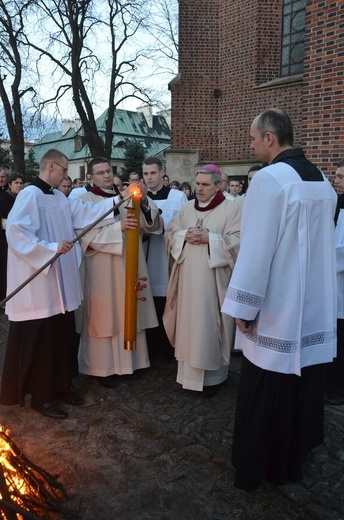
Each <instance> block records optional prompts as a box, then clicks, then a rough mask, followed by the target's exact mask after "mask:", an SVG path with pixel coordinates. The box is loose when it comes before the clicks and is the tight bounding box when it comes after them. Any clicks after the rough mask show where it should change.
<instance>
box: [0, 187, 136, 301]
mask: <svg viewBox="0 0 344 520" xmlns="http://www.w3.org/2000/svg"><path fill="white" fill-rule="evenodd" d="M132 196H133V194H132V193H130V194H129V195H127V196H126V197H124V198H123V199H122V200H120V201H119V202H118V203H117V204H115V205H114V206H113V207H112V208H110V209H109V210H108V211H106V212H105V213H104V214H103V215H102V216H101V217H99V218H97V220H96V221H95V222H92V224H90V225H89V226H87V227H85V228H84V229H83V230H82V231H81V233H79V235H78V236H76V237H75V238H73V240H72V242H73V244H75V242H77V241H78V240H79V239H80V238H81V237H83V236H84V235H86V233H88V232H89V231H90V230H91V229H92V228H94V226H96V225H97V224H99V222H101V221H102V220H103V219H104V218H105V217H107V216H108V215H110V213H111V212H112V211H114V210H116V209H118V208H119V207H120V206H121V205H122V204H123V203H124V202H127V201H128V200H130V199H131V197H132ZM61 255H62V253H55V254H54V256H53V257H52V258H51V259H50V260H48V261H47V262H46V263H45V264H44V265H42V267H40V268H39V269H37V271H35V272H34V273H33V274H32V275H31V276H29V278H27V279H26V280H25V281H24V282H23V283H21V284H20V285H19V286H18V287H17V288H16V289H14V291H12V292H11V294H9V295H8V296H6V298H4V299H3V300H2V301H1V302H0V308H1V307H4V305H5V303H7V302H8V300H10V299H11V298H13V296H15V295H16V294H17V293H18V292H19V291H21V290H22V289H23V288H24V287H25V286H26V285H28V284H29V283H30V282H31V281H32V280H33V279H34V278H36V276H38V275H39V274H40V273H41V272H42V271H44V269H46V268H47V267H48V266H49V265H51V264H52V263H53V262H55V260H56V259H57V258H58V257H59V256H61Z"/></svg>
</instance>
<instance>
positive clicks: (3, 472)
mask: <svg viewBox="0 0 344 520" xmlns="http://www.w3.org/2000/svg"><path fill="white" fill-rule="evenodd" d="M67 498H68V495H67V493H66V491H65V490H64V488H63V486H62V485H61V484H59V483H58V482H57V481H56V479H55V478H54V477H53V476H52V475H50V473H48V472H47V471H45V470H44V469H42V468H40V467H39V466H37V465H36V464H34V463H33V462H31V461H30V460H29V459H28V457H26V455H25V454H24V453H22V452H21V451H20V450H19V448H18V447H17V446H16V444H15V443H14V441H13V440H12V439H11V437H10V432H9V430H5V428H3V427H2V426H0V518H4V519H13V518H17V519H19V520H20V519H23V518H27V517H28V513H30V514H31V516H30V518H41V517H42V516H41V515H43V517H44V518H53V516H52V514H53V512H56V511H60V512H63V511H65V512H66V511H67V510H66V508H65V507H64V505H63V503H62V501H64V500H66V499H67ZM32 515H37V516H34V517H33V516H32Z"/></svg>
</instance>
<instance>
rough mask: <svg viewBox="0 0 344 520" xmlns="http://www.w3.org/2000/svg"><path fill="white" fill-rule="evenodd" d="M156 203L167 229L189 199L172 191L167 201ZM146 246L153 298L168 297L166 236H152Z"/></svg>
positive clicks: (161, 200)
mask: <svg viewBox="0 0 344 520" xmlns="http://www.w3.org/2000/svg"><path fill="white" fill-rule="evenodd" d="M148 195H149V192H148ZM154 202H155V203H156V205H157V206H158V208H159V209H160V210H161V218H162V219H163V221H164V226H165V229H166V227H167V226H168V223H169V222H170V220H171V218H173V217H174V216H175V215H177V213H178V211H179V210H180V208H181V207H182V206H183V205H184V204H185V203H186V202H187V198H186V196H185V194H184V193H182V192H181V191H179V190H172V189H171V190H170V192H169V194H168V197H167V199H154ZM144 245H145V251H146V257H147V265H148V272H149V277H150V280H151V284H152V291H153V296H166V291H167V284H168V279H169V273H168V263H167V255H166V247H165V240H164V235H151V236H150V237H149V239H148V241H147V243H145V244H144Z"/></svg>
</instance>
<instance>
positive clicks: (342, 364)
mask: <svg viewBox="0 0 344 520" xmlns="http://www.w3.org/2000/svg"><path fill="white" fill-rule="evenodd" d="M325 391H326V392H328V393H331V394H337V395H340V396H343V397H344V320H337V357H336V358H335V359H334V360H333V362H332V363H327V364H326V378H325Z"/></svg>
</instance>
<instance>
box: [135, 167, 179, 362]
mask: <svg viewBox="0 0 344 520" xmlns="http://www.w3.org/2000/svg"><path fill="white" fill-rule="evenodd" d="M142 171H143V179H144V182H145V184H146V186H147V188H148V196H149V198H150V199H151V200H154V202H155V203H156V205H157V206H158V208H159V212H160V214H161V218H162V220H163V223H164V229H166V227H167V225H168V223H169V221H170V220H171V218H173V217H174V216H175V215H177V213H178V211H179V210H180V208H181V207H182V206H183V204H185V203H186V202H187V200H188V199H187V198H186V195H185V194H184V193H183V192H181V191H179V190H173V189H171V188H169V187H168V186H165V184H164V170H163V167H162V162H161V161H160V159H159V158H158V157H146V159H145V160H144V161H143V163H142ZM144 248H145V252H146V259H147V266H148V272H149V279H150V281H151V285H152V292H153V298H154V305H155V310H156V313H157V317H158V321H159V327H156V328H155V329H149V330H147V343H148V349H149V356H150V358H151V360H152V359H154V357H155V356H156V355H157V354H158V352H159V351H161V352H162V353H163V354H164V355H165V357H166V358H167V360H169V361H170V360H171V359H173V349H172V347H171V345H170V343H169V341H168V338H167V336H166V333H165V329H164V325H163V322H162V315H163V312H164V308H165V303H166V291H167V284H168V279H169V272H168V265H167V254H166V248H165V240H164V236H163V235H156V234H146V236H145V242H144Z"/></svg>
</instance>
